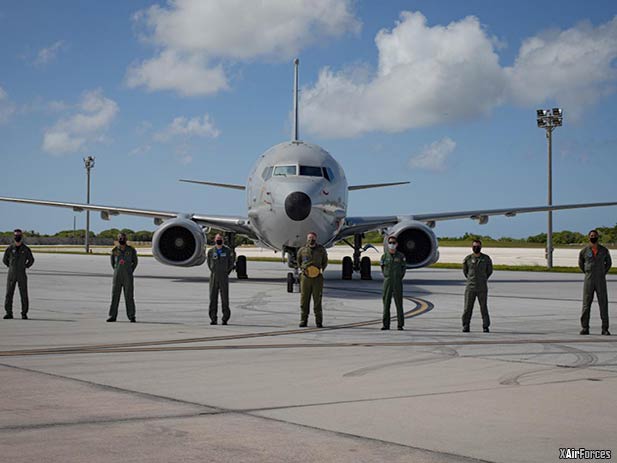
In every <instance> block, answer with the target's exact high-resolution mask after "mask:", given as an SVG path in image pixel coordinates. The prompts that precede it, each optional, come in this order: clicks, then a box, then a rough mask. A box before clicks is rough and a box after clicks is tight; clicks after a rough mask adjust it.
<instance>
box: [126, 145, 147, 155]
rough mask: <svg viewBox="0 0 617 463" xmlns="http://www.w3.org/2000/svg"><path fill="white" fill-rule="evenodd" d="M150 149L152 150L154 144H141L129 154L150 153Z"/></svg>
mask: <svg viewBox="0 0 617 463" xmlns="http://www.w3.org/2000/svg"><path fill="white" fill-rule="evenodd" d="M150 150H152V146H151V145H139V146H137V147H136V148H133V149H132V150H131V151H130V152H129V155H130V156H142V155H144V154H147V153H149V152H150Z"/></svg>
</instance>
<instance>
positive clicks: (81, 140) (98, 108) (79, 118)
mask: <svg viewBox="0 0 617 463" xmlns="http://www.w3.org/2000/svg"><path fill="white" fill-rule="evenodd" d="M117 113H118V104H117V103H116V102H115V101H113V100H111V99H109V98H106V97H105V96H103V92H102V90H100V89H97V90H92V91H89V92H86V93H84V95H83V96H82V99H81V101H80V103H79V109H78V112H77V113H75V114H73V115H71V116H70V117H65V118H62V119H60V120H59V121H58V122H56V123H55V124H54V125H53V126H52V127H50V128H48V129H46V130H45V133H44V136H43V150H45V151H47V152H48V153H52V154H65V153H73V152H76V151H79V150H82V149H84V148H85V146H86V145H87V144H88V143H91V142H100V141H102V140H103V138H104V134H105V131H106V130H107V128H108V127H109V125H110V124H111V122H112V121H113V119H114V118H115V117H116V114H117Z"/></svg>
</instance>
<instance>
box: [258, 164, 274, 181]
mask: <svg viewBox="0 0 617 463" xmlns="http://www.w3.org/2000/svg"><path fill="white" fill-rule="evenodd" d="M272 169H273V167H272V166H270V167H266V168H265V169H264V171H263V172H262V173H261V178H262V179H263V180H264V182H265V181H267V180H269V179H270V177H272Z"/></svg>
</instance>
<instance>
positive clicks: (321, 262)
mask: <svg viewBox="0 0 617 463" xmlns="http://www.w3.org/2000/svg"><path fill="white" fill-rule="evenodd" d="M297 262H298V266H299V268H300V270H301V272H302V273H301V275H300V323H302V324H306V323H308V316H309V306H310V303H311V296H312V297H313V313H314V314H315V323H316V324H317V325H321V324H322V323H323V310H322V308H321V297H322V295H323V271H324V270H325V269H326V267H327V266H328V252H327V251H326V248H324V247H323V246H322V245H321V244H316V245H315V247H313V248H312V247H310V246H309V245H308V244H307V245H306V246H303V247H301V248H300V249H299V250H298V254H297ZM311 265H313V266H315V267H317V268H318V269H319V270H321V273H320V274H319V275H318V276H316V277H315V278H309V277H308V276H307V275H306V273H305V272H306V269H307V268H309V267H310V266H311Z"/></svg>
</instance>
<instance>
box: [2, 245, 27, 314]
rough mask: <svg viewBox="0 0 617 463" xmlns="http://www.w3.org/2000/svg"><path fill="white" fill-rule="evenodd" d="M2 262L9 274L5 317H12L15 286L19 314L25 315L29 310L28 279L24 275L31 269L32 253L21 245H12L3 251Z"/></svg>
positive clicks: (5, 299)
mask: <svg viewBox="0 0 617 463" xmlns="http://www.w3.org/2000/svg"><path fill="white" fill-rule="evenodd" d="M2 262H3V263H4V265H6V266H7V267H8V268H9V273H8V275H7V278H6V297H5V298H4V310H5V311H6V313H7V315H13V295H14V294H15V286H16V285H19V296H20V297H21V313H22V315H26V314H27V313H28V308H29V300H28V277H27V275H26V269H27V268H30V267H32V264H34V257H33V256H32V251H31V250H30V248H29V247H28V246H26V245H25V244H23V243H22V244H21V245H19V246H16V245H15V244H12V245H10V246H9V247H8V248H6V250H5V251H4V257H3V259H2Z"/></svg>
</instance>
